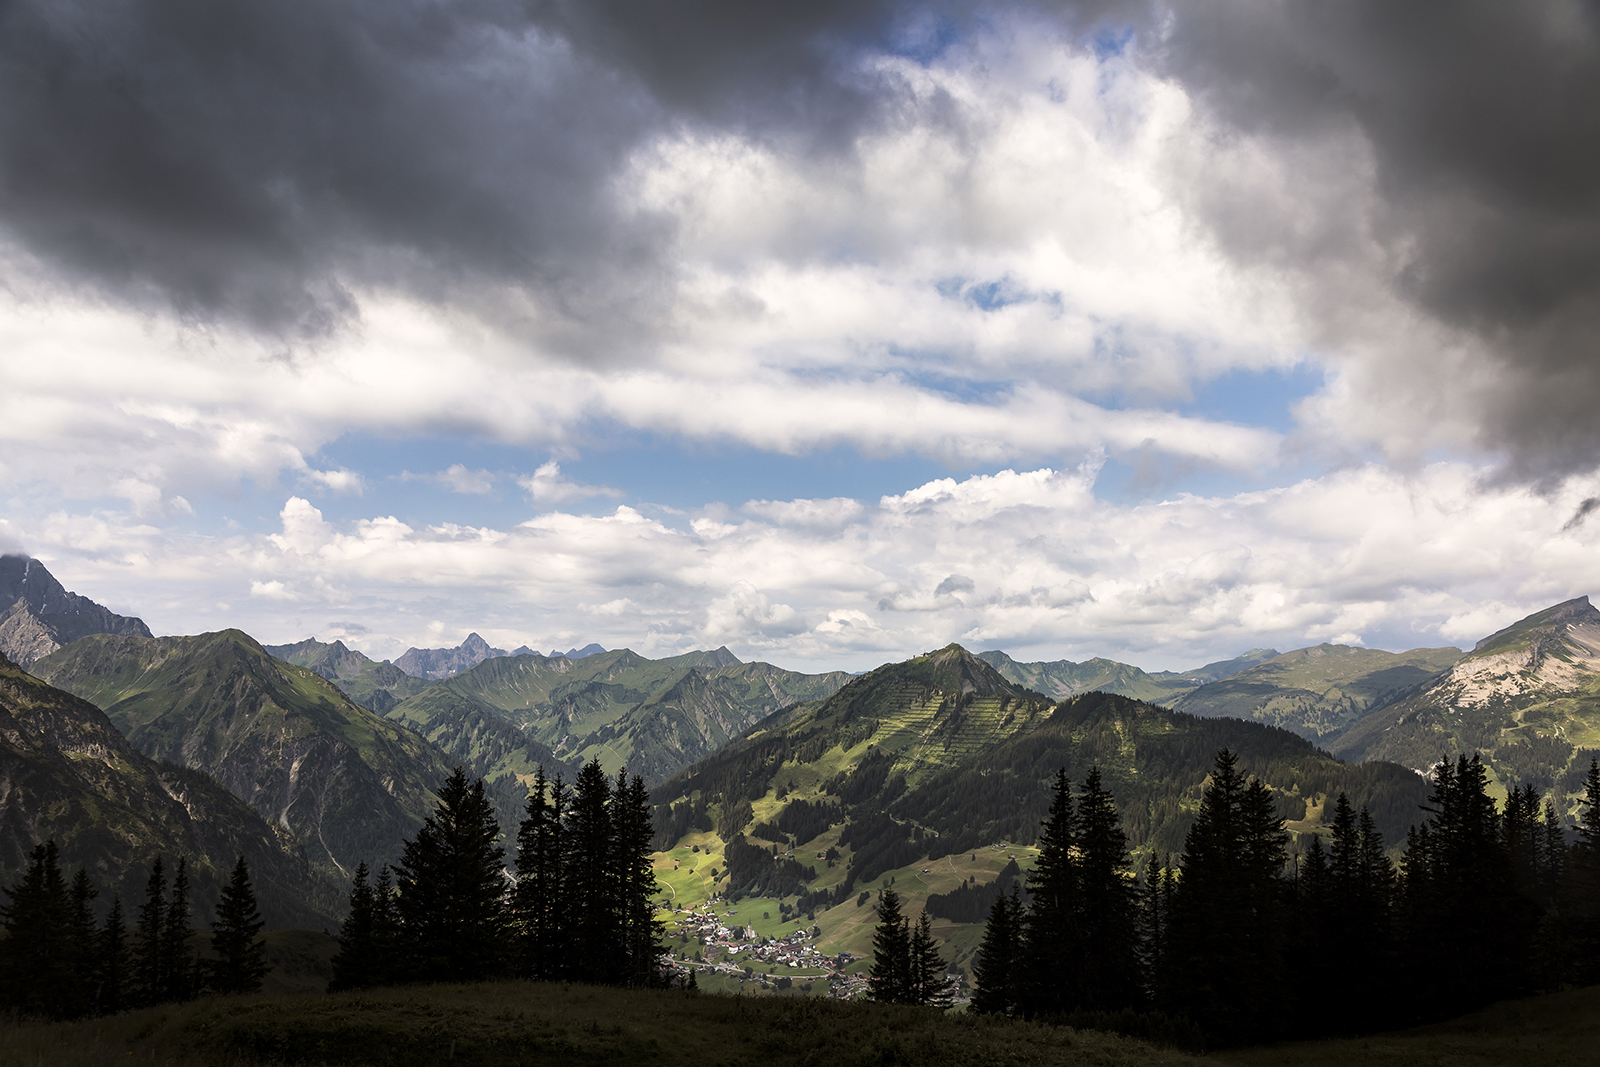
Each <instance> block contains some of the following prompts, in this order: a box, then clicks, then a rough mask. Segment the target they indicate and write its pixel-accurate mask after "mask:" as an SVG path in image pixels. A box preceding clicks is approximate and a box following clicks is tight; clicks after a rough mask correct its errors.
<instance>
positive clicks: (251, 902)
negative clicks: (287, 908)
mask: <svg viewBox="0 0 1600 1067" xmlns="http://www.w3.org/2000/svg"><path fill="white" fill-rule="evenodd" d="M265 925H266V924H265V923H264V922H263V921H262V919H261V912H260V910H259V909H258V908H257V907H256V894H255V889H254V888H253V887H252V886H251V885H250V868H249V866H248V865H247V864H246V863H245V860H244V857H243V856H240V857H239V862H238V863H236V864H234V866H233V874H232V876H231V877H230V878H229V880H228V884H227V885H226V886H224V887H223V889H222V896H221V899H219V900H218V901H217V917H216V919H215V920H213V921H212V923H211V931H212V933H211V951H212V953H213V954H214V955H215V956H216V959H213V960H207V961H206V964H207V965H206V968H205V970H206V985H207V986H208V987H209V988H210V989H212V990H213V991H215V992H217V993H222V994H224V995H226V994H231V993H259V992H260V991H261V980H262V978H264V977H265V976H266V973H267V961H266V948H267V946H266V942H265V941H257V940H256V937H257V935H259V934H260V933H261V928H262V927H263V926H265Z"/></svg>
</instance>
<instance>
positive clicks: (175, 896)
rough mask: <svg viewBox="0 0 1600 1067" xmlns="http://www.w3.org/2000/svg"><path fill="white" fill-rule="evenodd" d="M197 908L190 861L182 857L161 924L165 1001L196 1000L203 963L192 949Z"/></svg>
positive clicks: (176, 869)
mask: <svg viewBox="0 0 1600 1067" xmlns="http://www.w3.org/2000/svg"><path fill="white" fill-rule="evenodd" d="M193 915H194V908H193V906H192V905H191V904H190V903H189V861H188V860H186V859H184V858H182V857H179V859H178V866H177V867H176V868H174V870H173V872H172V896H171V898H170V899H169V900H168V901H167V912H166V916H165V917H164V918H163V919H162V925H161V957H162V965H161V970H162V974H163V975H164V976H165V979H166V983H165V985H164V986H163V989H162V996H161V999H162V1000H167V1001H175V1002H179V1003H181V1002H183V1001H186V1000H192V999H194V996H195V994H196V993H197V992H198V987H199V981H198V978H199V975H198V973H197V972H198V970H199V961H198V960H197V959H196V958H195V956H194V953H193V951H192V950H191V948H190V940H191V939H192V938H193V937H194V930H193V928H192V927H191V926H190V925H189V923H190V920H191V919H192V917H193Z"/></svg>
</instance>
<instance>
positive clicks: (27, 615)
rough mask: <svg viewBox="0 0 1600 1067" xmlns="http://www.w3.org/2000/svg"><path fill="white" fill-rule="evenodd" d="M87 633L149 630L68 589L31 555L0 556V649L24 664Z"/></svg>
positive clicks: (138, 634)
mask: <svg viewBox="0 0 1600 1067" xmlns="http://www.w3.org/2000/svg"><path fill="white" fill-rule="evenodd" d="M90 634H125V635H131V636H135V637H149V636H150V630H149V628H148V627H146V626H145V624H144V621H143V620H141V619H135V618H130V617H128V616H126V615H118V614H117V613H116V612H114V611H111V610H110V609H108V608H104V607H101V606H100V605H99V604H96V603H95V602H94V601H92V600H90V599H89V598H88V597H85V596H79V595H78V594H77V593H69V592H68V591H67V590H66V589H65V588H64V587H63V586H62V584H61V583H60V582H58V581H56V579H55V576H54V575H52V574H51V573H50V572H49V571H48V570H46V569H45V565H44V564H43V563H40V562H39V561H38V560H36V559H31V558H30V557H28V556H20V555H17V556H0V653H4V654H5V655H6V656H7V657H9V658H10V659H11V660H12V661H14V662H15V663H16V664H17V665H18V666H20V667H28V666H30V665H32V663H33V662H34V661H35V660H37V659H40V658H41V657H44V656H48V655H49V654H50V653H52V652H54V651H55V650H56V649H58V648H60V647H61V646H62V645H66V644H71V643H72V642H73V641H76V640H77V639H78V638H80V637H88V636H89V635H90Z"/></svg>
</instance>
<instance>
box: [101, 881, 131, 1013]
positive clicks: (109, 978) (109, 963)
mask: <svg viewBox="0 0 1600 1067" xmlns="http://www.w3.org/2000/svg"><path fill="white" fill-rule="evenodd" d="M95 963H96V970H95V983H96V993H95V1010H97V1011H98V1012H99V1013H100V1014H102V1015H114V1014H116V1013H117V1012H119V1011H121V1010H122V1009H123V1008H125V1007H127V1006H128V983H129V981H130V980H131V978H130V976H131V974H132V966H131V964H132V961H131V960H130V959H129V956H128V924H127V920H126V919H125V917H124V916H123V913H122V898H121V897H112V898H111V910H110V911H108V912H107V913H106V924H105V925H104V926H103V927H101V928H100V933H99V936H98V938H97V939H96V944H95Z"/></svg>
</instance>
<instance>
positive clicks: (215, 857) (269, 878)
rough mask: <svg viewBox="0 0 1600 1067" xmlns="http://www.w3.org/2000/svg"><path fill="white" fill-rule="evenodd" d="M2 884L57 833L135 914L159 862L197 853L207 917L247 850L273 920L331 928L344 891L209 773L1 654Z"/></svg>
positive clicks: (72, 863)
mask: <svg viewBox="0 0 1600 1067" xmlns="http://www.w3.org/2000/svg"><path fill="white" fill-rule="evenodd" d="M0 810H3V811H4V813H5V817H4V819H3V820H0V884H3V885H8V886H9V885H12V884H14V883H15V882H16V880H17V879H18V878H19V877H20V876H21V874H22V872H23V870H24V869H25V868H26V865H27V861H28V854H29V852H30V851H31V850H32V848H33V847H34V846H35V845H36V844H38V843H40V842H41V841H44V840H46V839H51V838H53V839H54V840H55V841H56V843H57V845H58V846H59V847H60V850H61V859H62V863H63V864H64V865H65V866H67V867H69V868H71V867H87V868H88V870H89V872H90V874H91V875H92V877H93V878H94V880H95V881H96V882H97V883H98V884H99V886H100V887H101V888H102V890H103V892H104V893H105V895H106V898H107V899H106V900H103V901H102V902H101V903H103V904H104V903H108V901H109V897H110V895H112V894H117V895H120V896H121V897H122V900H123V903H124V905H125V906H126V907H127V908H128V910H129V914H130V915H131V914H132V908H133V906H134V904H135V903H136V902H137V901H139V900H141V899H142V897H143V891H144V883H145V879H146V877H147V876H148V874H149V864H150V862H151V860H153V859H154V858H155V857H156V856H157V855H161V856H164V857H165V858H166V859H167V861H168V862H169V863H170V862H171V861H172V860H173V859H174V858H177V857H184V858H187V859H188V861H189V863H190V865H191V880H192V883H193V886H194V893H195V899H196V902H197V903H198V904H199V905H200V906H201V911H202V914H204V913H207V912H208V911H209V908H210V906H211V904H212V903H213V902H214V901H215V900H216V897H217V893H218V891H219V889H220V887H221V885H222V884H223V883H225V881H226V879H227V876H228V872H229V870H230V869H231V868H232V866H233V863H234V861H235V860H236V859H237V858H238V857H239V856H241V855H242V856H244V857H246V859H247V860H248V862H249V864H250V869H251V872H252V874H253V876H254V879H255V887H256V893H257V896H258V898H259V900H260V903H261V908H262V913H263V915H265V917H266V919H267V921H268V923H269V924H271V925H272V926H275V927H283V926H322V925H324V924H326V923H328V922H330V921H331V920H332V919H333V918H334V917H336V916H337V915H338V914H339V913H340V912H341V911H342V910H343V891H342V887H340V886H337V885H335V884H334V883H333V882H331V881H329V880H328V879H326V878H324V877H322V876H321V875H319V874H318V873H317V872H315V871H314V870H313V869H312V868H311V866H310V864H308V863H307V861H306V857H305V855H304V853H303V851H302V850H301V849H300V848H299V847H298V845H297V844H296V843H295V842H294V841H293V839H292V838H291V837H290V835H288V834H286V833H280V832H279V831H277V830H275V829H274V828H273V827H272V826H271V825H269V824H268V823H267V821H266V820H265V819H263V818H262V817H261V815H260V814H259V813H257V812H256V811H255V810H254V809H252V808H251V807H250V806H249V805H247V804H245V803H244V802H243V801H242V800H240V799H239V798H237V797H235V796H234V795H233V794H232V793H230V792H229V791H228V790H227V789H226V788H224V787H223V786H222V785H220V784H218V783H217V782H216V781H214V780H213V779H212V778H211V777H210V776H208V775H206V774H205V773H203V772H201V771H196V770H189V769H185V768H182V767H178V766H175V765H171V764H160V763H157V762H156V761H155V760H152V759H149V758H148V757H146V756H144V755H142V754H141V753H139V752H138V751H137V750H135V749H134V747H133V746H132V745H130V744H129V743H128V741H127V739H126V738H125V737H123V735H122V734H121V733H120V732H119V731H118V730H117V728H116V727H115V726H114V725H113V724H112V722H111V720H110V719H108V718H107V717H106V716H105V714H104V713H103V712H101V711H100V709H99V708H96V707H95V706H94V705H93V704H91V703H89V702H88V701H86V700H83V699H80V698H78V697H75V696H73V695H72V694H71V693H67V692H64V691H62V690H60V689H55V688H53V687H51V686H49V685H47V684H46V683H44V682H43V681H40V680H39V679H38V678H35V677H33V676H31V675H29V674H27V673H25V672H23V671H22V670H21V669H20V668H18V667H17V666H16V665H15V664H13V663H11V662H10V661H9V660H6V659H5V658H4V657H0Z"/></svg>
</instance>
